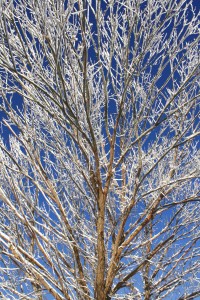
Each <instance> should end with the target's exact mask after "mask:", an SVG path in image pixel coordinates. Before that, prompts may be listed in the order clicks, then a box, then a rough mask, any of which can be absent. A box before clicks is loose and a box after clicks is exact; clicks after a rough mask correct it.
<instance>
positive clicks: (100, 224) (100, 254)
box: [95, 193, 106, 300]
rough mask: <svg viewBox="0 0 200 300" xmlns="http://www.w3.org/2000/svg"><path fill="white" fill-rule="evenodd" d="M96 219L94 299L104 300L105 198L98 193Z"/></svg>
mask: <svg viewBox="0 0 200 300" xmlns="http://www.w3.org/2000/svg"><path fill="white" fill-rule="evenodd" d="M98 209H99V212H98V219H97V235H98V237H97V271H96V283H95V299H96V300H105V299H106V295H105V246H104V222H105V199H104V195H103V193H100V197H99V203H98Z"/></svg>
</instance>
